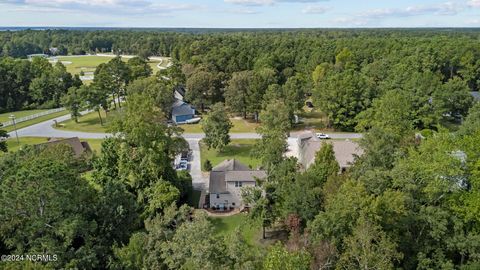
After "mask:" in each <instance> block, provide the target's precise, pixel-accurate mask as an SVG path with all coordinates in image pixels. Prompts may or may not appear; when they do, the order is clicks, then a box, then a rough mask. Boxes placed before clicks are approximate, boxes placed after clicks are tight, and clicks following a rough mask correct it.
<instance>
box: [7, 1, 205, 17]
mask: <svg viewBox="0 0 480 270" xmlns="http://www.w3.org/2000/svg"><path fill="white" fill-rule="evenodd" d="M2 2H3V3H5V4H13V5H15V6H16V7H17V8H18V7H20V8H25V9H29V8H30V9H31V8H42V9H49V10H51V11H58V10H64V11H79V12H81V11H87V12H92V13H108V14H112V15H115V14H120V15H125V14H130V15H142V14H166V13H171V12H175V11H182V10H192V9H198V8H199V6H197V5H192V4H168V3H155V2H153V1H151V0H7V1H0V3H2Z"/></svg>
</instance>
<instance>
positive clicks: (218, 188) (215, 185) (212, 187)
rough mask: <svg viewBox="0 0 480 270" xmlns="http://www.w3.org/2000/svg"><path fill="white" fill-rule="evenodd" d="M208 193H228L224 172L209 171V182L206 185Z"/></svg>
mask: <svg viewBox="0 0 480 270" xmlns="http://www.w3.org/2000/svg"><path fill="white" fill-rule="evenodd" d="M208 191H209V192H210V193H228V192H227V185H226V183H225V172H214V171H212V172H210V184H209V187H208Z"/></svg>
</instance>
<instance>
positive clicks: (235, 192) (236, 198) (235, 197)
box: [227, 182, 255, 208]
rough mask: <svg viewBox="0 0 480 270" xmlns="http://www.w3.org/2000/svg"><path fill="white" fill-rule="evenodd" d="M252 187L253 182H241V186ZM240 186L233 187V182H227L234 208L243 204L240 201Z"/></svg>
mask: <svg viewBox="0 0 480 270" xmlns="http://www.w3.org/2000/svg"><path fill="white" fill-rule="evenodd" d="M249 186H250V187H254V186H255V182H242V187H249ZM242 187H235V182H227V190H228V191H229V192H230V194H231V195H232V196H231V197H232V202H234V203H235V206H234V207H235V208H239V207H241V206H243V201H242V192H241V190H242Z"/></svg>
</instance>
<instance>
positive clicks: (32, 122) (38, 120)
mask: <svg viewBox="0 0 480 270" xmlns="http://www.w3.org/2000/svg"><path fill="white" fill-rule="evenodd" d="M66 114H69V112H68V111H66V110H65V111H62V112H56V113H52V114H49V115H44V116H42V117H38V118H35V119H32V120H29V121H25V122H21V123H17V129H21V128H24V127H28V126H31V125H35V124H38V123H41V122H43V121H47V120H50V119H53V118H56V117H59V116H63V115H66ZM9 115H10V114H9ZM7 121H8V120H7ZM0 122H3V121H0ZM2 129H3V130H6V131H8V132H10V131H13V130H14V129H15V128H14V126H8V127H4V128H2Z"/></svg>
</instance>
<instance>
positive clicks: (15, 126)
mask: <svg viewBox="0 0 480 270" xmlns="http://www.w3.org/2000/svg"><path fill="white" fill-rule="evenodd" d="M8 118H10V119H12V122H13V128H14V130H15V136H16V137H17V144H18V145H20V140H19V139H18V133H17V123H15V115H13V114H11V115H10V117H8Z"/></svg>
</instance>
